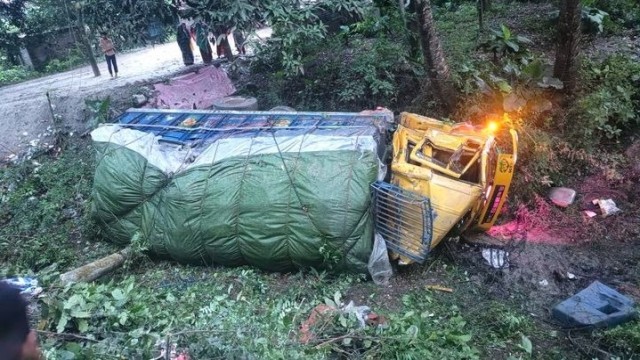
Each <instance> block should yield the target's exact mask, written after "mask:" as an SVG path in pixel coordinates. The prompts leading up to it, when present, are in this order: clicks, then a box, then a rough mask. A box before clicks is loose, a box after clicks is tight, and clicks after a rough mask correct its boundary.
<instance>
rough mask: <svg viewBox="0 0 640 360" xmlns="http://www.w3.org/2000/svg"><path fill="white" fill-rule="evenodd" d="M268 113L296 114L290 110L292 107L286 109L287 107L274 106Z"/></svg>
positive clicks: (294, 110) (292, 109) (293, 110)
mask: <svg viewBox="0 0 640 360" xmlns="http://www.w3.org/2000/svg"><path fill="white" fill-rule="evenodd" d="M269 111H274V112H296V111H297V110H296V109H294V108H292V107H288V106H283V105H280V106H276V107H274V108H271V109H270V110H269Z"/></svg>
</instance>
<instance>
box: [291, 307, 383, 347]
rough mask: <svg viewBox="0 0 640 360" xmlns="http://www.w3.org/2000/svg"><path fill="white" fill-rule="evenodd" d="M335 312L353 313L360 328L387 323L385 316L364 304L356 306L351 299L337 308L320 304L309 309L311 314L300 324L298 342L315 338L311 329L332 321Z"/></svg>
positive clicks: (306, 342)
mask: <svg viewBox="0 0 640 360" xmlns="http://www.w3.org/2000/svg"><path fill="white" fill-rule="evenodd" d="M337 314H353V315H354V316H355V317H356V319H357V320H358V324H359V326H360V328H365V327H367V326H375V327H384V326H386V325H387V318H385V317H384V316H382V315H379V314H376V313H375V312H373V311H371V308H369V307H368V306H366V305H361V306H356V305H355V304H354V302H353V301H350V302H349V303H348V304H347V305H345V306H343V307H342V308H340V309H339V310H338V309H336V308H335V307H334V306H331V305H327V304H320V305H318V306H316V307H314V308H313V310H311V314H310V315H309V317H308V318H307V320H305V321H304V322H302V324H301V325H300V342H301V343H303V344H308V343H309V342H311V341H313V340H314V339H315V338H316V334H314V332H313V330H314V329H318V328H322V327H323V326H324V325H326V324H328V323H330V322H332V321H333V320H334V319H335V315H337Z"/></svg>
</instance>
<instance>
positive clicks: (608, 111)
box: [564, 55, 640, 143]
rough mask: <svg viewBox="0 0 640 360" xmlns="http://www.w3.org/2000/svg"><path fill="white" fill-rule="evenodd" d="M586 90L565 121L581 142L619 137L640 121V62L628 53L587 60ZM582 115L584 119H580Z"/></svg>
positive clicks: (573, 134)
mask: <svg viewBox="0 0 640 360" xmlns="http://www.w3.org/2000/svg"><path fill="white" fill-rule="evenodd" d="M583 73H584V84H585V85H584V93H583V95H582V96H580V98H579V99H578V101H577V103H576V105H575V106H574V107H573V108H572V109H571V111H570V113H569V114H570V115H569V116H570V117H571V118H572V119H573V120H571V121H568V120H567V122H566V123H564V126H565V127H566V128H567V129H568V131H570V133H571V136H572V137H573V138H574V139H575V140H576V141H578V142H580V143H586V142H593V141H594V140H595V141H599V140H601V139H602V138H606V139H618V138H619V137H620V136H622V135H623V134H625V133H629V132H631V131H633V130H634V129H637V128H638V126H639V125H640V115H638V111H639V110H640V90H638V89H639V87H638V85H639V84H640V65H638V63H637V62H636V61H634V60H632V59H630V58H628V57H624V56H621V55H614V56H612V57H610V58H608V59H606V60H605V61H603V62H602V63H593V62H591V63H587V64H586V65H585V67H584V69H583ZM576 119H580V121H576Z"/></svg>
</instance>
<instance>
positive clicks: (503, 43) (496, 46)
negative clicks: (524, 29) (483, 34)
mask: <svg viewBox="0 0 640 360" xmlns="http://www.w3.org/2000/svg"><path fill="white" fill-rule="evenodd" d="M531 43H532V41H531V40H529V38H527V37H525V36H522V35H513V34H512V33H511V30H509V28H508V27H507V26H506V25H504V24H502V25H500V30H496V29H491V35H490V37H489V39H488V40H486V41H485V42H483V43H482V44H480V48H482V49H484V50H487V51H491V52H492V53H493V59H494V61H496V62H497V61H498V58H499V57H500V58H504V57H507V55H509V56H511V57H513V55H520V54H524V53H526V52H527V50H526V49H525V48H524V47H523V45H525V44H526V45H528V44H531Z"/></svg>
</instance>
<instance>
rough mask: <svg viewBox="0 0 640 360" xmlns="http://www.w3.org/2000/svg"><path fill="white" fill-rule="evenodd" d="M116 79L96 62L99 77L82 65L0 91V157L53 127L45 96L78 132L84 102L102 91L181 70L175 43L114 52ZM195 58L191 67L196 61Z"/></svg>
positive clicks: (107, 92)
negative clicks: (47, 95)
mask: <svg viewBox="0 0 640 360" xmlns="http://www.w3.org/2000/svg"><path fill="white" fill-rule="evenodd" d="M117 60H118V67H119V70H120V72H119V77H118V78H117V79H115V80H111V79H110V77H109V73H108V72H107V68H106V63H105V62H104V61H102V62H100V63H98V66H99V67H100V71H101V72H102V76H100V77H95V76H94V75H93V72H92V71H91V68H90V67H89V66H85V67H82V68H79V69H75V70H72V71H67V72H64V73H59V74H54V75H49V76H46V77H42V78H38V79H34V80H30V81H26V82H23V83H19V84H15V85H10V86H5V87H2V88H0V99H2V105H0V144H1V145H0V157H1V158H5V157H6V156H8V155H10V154H16V153H20V152H21V151H23V150H24V149H25V146H26V145H28V144H29V142H32V141H33V140H34V139H37V138H38V135H40V134H43V133H45V132H46V129H47V127H48V126H51V125H53V121H52V120H53V119H52V115H51V111H50V110H49V107H48V104H47V97H46V94H47V93H49V94H50V97H51V100H52V103H53V105H54V112H55V113H56V114H59V115H60V116H62V117H63V119H64V121H65V124H66V125H69V126H71V128H78V127H79V125H80V123H81V122H82V120H84V116H83V109H84V99H86V98H90V97H92V96H98V95H100V94H102V93H104V94H108V95H111V94H113V95H114V96H120V95H122V94H119V93H118V91H117V90H116V89H119V88H123V90H125V89H126V88H129V87H131V86H132V85H134V84H136V83H148V82H151V81H154V80H157V79H160V78H163V77H166V76H169V75H172V74H174V73H176V72H179V71H181V70H184V69H185V68H186V67H185V66H184V64H183V63H182V58H181V55H180V50H179V48H178V45H177V44H175V43H169V44H163V45H158V46H155V47H148V48H144V49H140V50H137V51H134V52H131V53H123V54H118V58H117ZM201 62H202V61H201V59H200V57H199V55H197V54H196V64H197V63H201Z"/></svg>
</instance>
